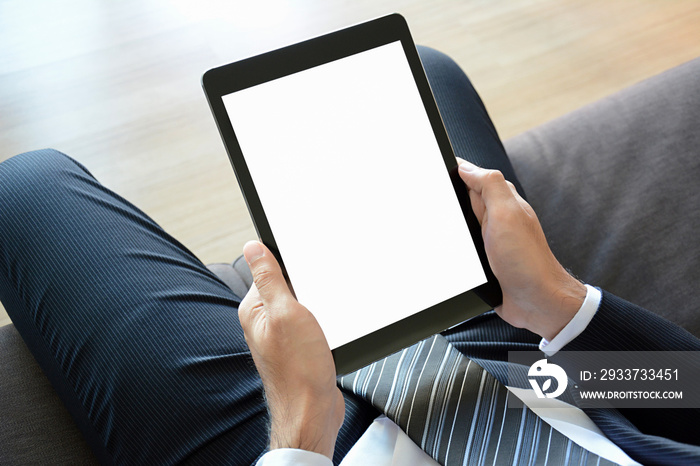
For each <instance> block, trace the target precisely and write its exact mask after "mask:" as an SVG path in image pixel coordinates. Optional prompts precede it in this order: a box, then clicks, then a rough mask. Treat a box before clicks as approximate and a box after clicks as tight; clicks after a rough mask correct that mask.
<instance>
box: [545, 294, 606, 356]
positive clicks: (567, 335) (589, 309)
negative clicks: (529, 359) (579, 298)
mask: <svg viewBox="0 0 700 466" xmlns="http://www.w3.org/2000/svg"><path fill="white" fill-rule="evenodd" d="M602 297H603V294H602V293H601V292H600V290H599V289H598V288H594V287H592V286H591V285H586V299H584V300H583V304H581V307H580V308H579V310H578V312H577V313H576V315H575V316H574V318H573V319H571V320H570V321H569V323H568V324H566V327H564V328H563V329H562V330H561V332H559V333H558V334H557V336H555V337H554V338H552V341H547V340H545V339H544V338H543V339H542V341H540V351H543V352H544V354H546V355H547V356H554V355H555V354H556V353H557V351H559V350H560V349H562V348H563V347H565V346H566V345H568V344H569V342H570V341H571V340H573V339H574V338H576V337H577V336H579V335H580V334H581V332H583V331H584V330H586V327H588V324H589V323H590V322H591V320H593V316H594V315H595V313H596V312H597V311H598V307H599V306H600V300H601V299H602Z"/></svg>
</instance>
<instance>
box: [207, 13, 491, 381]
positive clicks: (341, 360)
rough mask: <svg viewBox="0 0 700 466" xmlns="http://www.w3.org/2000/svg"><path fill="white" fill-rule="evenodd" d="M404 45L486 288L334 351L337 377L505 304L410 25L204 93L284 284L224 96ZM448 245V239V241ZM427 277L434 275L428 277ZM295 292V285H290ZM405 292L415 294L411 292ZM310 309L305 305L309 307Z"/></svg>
mask: <svg viewBox="0 0 700 466" xmlns="http://www.w3.org/2000/svg"><path fill="white" fill-rule="evenodd" d="M396 41H401V44H402V46H403V50H404V52H405V55H406V58H407V60H408V63H409V66H410V68H411V72H412V73H413V77H414V79H415V83H416V86H417V88H418V91H419V93H420V96H421V100H422V101H423V105H424V107H425V111H426V113H427V115H428V118H429V120H430V124H431V126H432V129H433V132H434V134H435V138H436V140H437V143H438V146H439V148H440V151H441V152H442V155H443V159H444V162H445V168H446V170H448V173H449V176H450V179H451V181H452V185H453V187H454V190H455V194H456V196H457V198H458V200H459V203H460V206H461V208H462V212H463V214H464V217H465V219H466V221H467V225H468V227H469V230H470V232H471V235H472V239H473V241H474V244H475V246H476V250H477V252H478V255H479V259H480V260H481V265H482V267H483V268H484V271H485V273H486V277H487V280H488V281H487V283H485V284H484V285H481V286H479V287H477V288H475V289H473V290H471V291H467V292H465V293H462V294H460V295H457V296H455V297H453V298H450V299H448V300H446V301H443V302H441V303H439V304H436V305H434V306H432V307H430V308H428V309H425V310H423V311H421V312H419V313H417V314H414V315H412V316H409V317H407V318H405V319H402V320H400V321H398V322H395V323H394V324H391V325H389V326H387V327H384V328H381V329H379V330H377V331H375V332H372V333H370V334H368V335H366V336H364V337H362V338H360V339H358V340H355V341H353V342H350V343H348V344H346V345H343V346H340V347H338V348H336V349H334V350H333V356H334V359H335V363H336V370H337V372H338V374H339V375H340V374H346V373H348V372H351V371H354V370H356V369H359V368H361V367H363V366H365V365H367V364H369V363H371V362H373V361H376V360H378V359H380V358H382V357H385V356H387V355H389V354H392V353H394V352H396V351H399V350H401V349H402V348H405V347H406V346H409V345H411V344H413V343H415V342H417V341H420V340H422V339H424V338H428V337H429V336H431V335H433V334H435V333H438V332H440V331H443V330H445V329H446V328H449V327H451V326H453V325H456V324H458V323H460V322H462V321H464V320H467V319H469V318H471V317H474V316H476V315H478V314H481V313H483V312H485V311H487V310H489V309H492V308H493V307H495V306H497V305H499V304H501V301H502V294H501V288H500V285H499V284H498V281H497V280H496V277H495V276H494V275H493V272H492V271H491V268H490V266H489V263H488V259H487V257H486V252H485V250H484V244H483V239H482V237H481V228H480V226H479V223H478V221H477V219H476V217H475V215H474V213H473V212H472V209H471V204H470V201H469V195H468V191H467V188H466V186H465V185H464V182H462V180H461V178H460V177H459V174H458V172H457V169H458V166H457V162H456V159H455V155H454V152H453V150H452V146H451V144H450V141H449V138H448V136H447V132H446V130H445V127H444V125H443V122H442V118H441V116H440V112H439V110H438V108H437V104H436V103H435V99H434V98H433V94H432V91H431V89H430V85H429V83H428V79H427V77H426V75H425V72H424V70H423V66H422V64H421V61H420V58H419V56H418V52H417V50H416V47H415V44H414V43H413V39H412V38H411V34H410V32H409V29H408V25H407V24H406V21H405V19H404V18H403V17H402V16H401V15H399V14H392V15H389V16H385V17H382V18H378V19H375V20H372V21H369V22H366V23H362V24H359V25H356V26H352V27H349V28H346V29H342V30H339V31H336V32H332V33H330V34H326V35H324V36H320V37H317V38H314V39H310V40H307V41H304V42H301V43H298V44H295V45H290V46H287V47H284V48H281V49H278V50H274V51H271V52H267V53H265V54H262V55H258V56H255V57H252V58H247V59H245V60H242V61H239V62H235V63H231V64H228V65H225V66H221V67H218V68H214V69H211V70H209V71H207V72H206V73H205V74H204V76H203V77H202V86H203V88H204V92H205V94H206V97H207V100H208V102H209V106H210V108H211V111H212V113H213V115H214V119H215V121H216V124H217V126H218V128H219V132H220V134H221V138H222V140H223V142H224V146H225V148H226V151H227V153H228V156H229V159H230V161H231V164H232V166H233V169H234V172H235V174H236V178H237V180H238V184H239V186H240V188H241V191H242V192H243V196H244V198H245V200H246V204H247V206H248V211H249V212H250V215H251V217H252V219H253V223H254V225H255V228H256V230H257V233H258V236H259V237H260V239H261V241H262V242H263V243H265V244H266V245H267V246H268V248H269V249H270V250H271V251H272V253H273V254H274V255H275V257H276V258H277V260H278V261H279V263H280V265H281V266H282V270H283V272H284V273H285V277H286V278H287V280H288V281H289V278H288V277H287V275H286V270H285V267H284V260H283V258H282V255H281V254H280V251H279V250H278V248H277V243H276V241H275V237H274V234H273V233H272V230H271V229H270V225H269V223H268V220H267V217H266V215H265V211H264V209H263V207H262V204H261V202H260V198H259V197H258V193H257V191H256V189H255V185H254V183H253V180H252V178H251V175H250V172H249V170H248V166H247V164H246V161H245V157H244V155H243V153H242V151H241V148H240V146H239V144H238V141H237V139H236V134H235V131H234V130H233V128H232V126H231V122H230V120H229V118H228V114H227V112H226V109H225V107H224V103H223V99H222V97H223V96H225V95H227V94H230V93H233V92H236V91H239V90H242V89H245V88H248V87H251V86H255V85H258V84H261V83H264V82H268V81H271V80H274V79H277V78H281V77H283V76H287V75H290V74H293V73H297V72H300V71H303V70H306V69H309V68H313V67H315V66H319V65H322V64H325V63H328V62H332V61H335V60H339V59H341V58H345V57H348V56H350V55H354V54H357V53H360V52H363V51H366V50H370V49H373V48H375V47H379V46H382V45H386V44H389V43H392V42H396ZM446 240H447V241H449V240H450V239H449V238H446ZM426 273H432V272H431V271H426ZM290 285H291V284H290ZM406 292H409V290H407V291H406ZM302 304H303V303H302Z"/></svg>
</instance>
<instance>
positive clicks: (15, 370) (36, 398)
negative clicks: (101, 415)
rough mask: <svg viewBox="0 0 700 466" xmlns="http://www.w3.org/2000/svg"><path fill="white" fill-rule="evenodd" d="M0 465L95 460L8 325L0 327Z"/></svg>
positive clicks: (61, 404) (43, 377)
mask: <svg viewBox="0 0 700 466" xmlns="http://www.w3.org/2000/svg"><path fill="white" fill-rule="evenodd" d="M0 354H1V355H2V365H0V400H2V402H0V464H7V465H15V464H80V465H88V464H97V458H95V456H94V455H93V454H92V452H91V450H90V448H89V447H88V445H87V443H86V442H85V440H83V436H82V434H81V433H80V431H79V430H78V428H77V427H76V425H75V422H73V419H72V418H71V417H70V415H69V414H68V411H67V410H66V408H65V407H64V406H63V403H62V402H61V400H60V399H59V398H58V395H57V394H56V392H55V391H54V389H53V388H52V387H51V384H50V383H49V380H48V379H47V378H46V376H45V375H44V373H43V372H42V371H41V369H40V368H39V365H38V364H37V363H36V361H34V357H33V356H32V354H31V353H30V352H29V350H28V349H27V346H26V345H25V344H24V341H22V338H21V337H20V336H19V333H17V330H15V327H14V326H13V325H5V326H3V327H0Z"/></svg>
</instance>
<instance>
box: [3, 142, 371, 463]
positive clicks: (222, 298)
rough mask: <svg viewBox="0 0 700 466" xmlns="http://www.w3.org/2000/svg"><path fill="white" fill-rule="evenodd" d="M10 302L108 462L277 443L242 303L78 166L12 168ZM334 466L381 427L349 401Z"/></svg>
mask: <svg viewBox="0 0 700 466" xmlns="http://www.w3.org/2000/svg"><path fill="white" fill-rule="evenodd" d="M0 300H1V301H2V303H3V305H4V307H5V309H6V310H7V312H8V314H9V315H10V317H11V319H12V321H13V323H14V324H15V327H16V328H17V330H18V331H19V332H20V334H21V335H22V338H23V339H24V341H25V342H26V343H27V346H28V347H29V349H30V350H31V351H32V353H33V355H34V357H35V358H36V360H37V362H38V363H39V365H40V366H41V367H42V369H43V371H44V372H45V373H46V374H47V376H48V378H49V380H50V381H51V383H52V385H53V386H54V388H55V389H56V391H57V393H58V395H59V396H60V398H61V399H62V401H63V402H64V403H65V405H66V407H67V408H68V410H69V412H70V413H71V415H72V416H73V418H74V419H75V420H76V423H77V425H78V427H79V428H80V429H81V431H82V432H83V434H84V435H85V437H86V439H87V441H88V443H89V445H90V446H91V448H92V449H93V451H94V452H95V453H96V456H97V457H98V459H99V460H100V462H101V463H103V464H129V465H134V464H149V465H151V464H173V463H179V462H187V463H190V464H234V465H239V464H240V465H242V464H251V463H253V462H255V461H256V459H257V458H258V457H259V456H260V455H261V454H262V453H263V451H264V450H265V448H266V446H267V443H268V425H267V424H268V420H267V411H266V406H265V403H264V400H263V397H262V391H261V383H260V380H259V378H258V375H257V373H256V371H255V368H254V366H253V363H252V359H251V358H250V355H249V353H248V348H247V345H246V343H245V340H244V338H243V332H242V330H241V328H240V324H239V323H238V313H237V311H236V308H237V306H238V303H239V298H238V297H237V296H236V295H234V294H233V293H232V292H231V290H230V289H229V288H227V287H226V286H225V285H224V284H223V283H222V282H221V281H219V280H218V279H217V278H216V277H215V276H214V275H213V274H211V273H210V272H209V271H208V270H207V268H206V267H205V266H204V265H203V264H202V263H201V262H200V261H199V260H198V259H197V258H196V257H195V256H194V255H192V253H191V252H189V251H188V250H187V249H186V248H185V247H184V246H182V245H181V244H180V243H178V242H177V241H176V240H175V239H173V238H172V237H170V236H169V235H168V234H167V233H165V232H164V231H163V230H162V229H161V228H160V227H159V226H158V225H157V224H156V223H155V222H153V220H151V219H150V218H149V217H148V216H146V215H145V214H144V213H143V212H141V211H139V210H138V209H137V208H136V207H134V206H133V205H131V204H130V203H128V202H127V201H126V200H124V199H122V198H121V197H119V196H118V195H116V194H114V193H113V192H111V191H110V190H108V189H107V188H105V187H103V186H102V185H100V184H99V183H98V182H97V181H96V180H95V179H94V178H93V177H92V176H91V175H90V174H89V173H88V172H87V170H85V168H83V167H82V166H80V165H79V164H78V163H76V162H75V161H73V160H71V159H70V158H68V157H67V156H65V155H63V154H61V153H59V152H56V151H53V150H43V151H36V152H32V153H27V154H22V155H19V156H16V157H13V158H11V159H8V160H6V161H4V162H3V163H1V164H0ZM346 406H347V418H346V421H347V422H346V423H345V424H344V425H343V428H342V430H341V433H340V435H339V437H338V444H337V448H336V458H335V459H336V462H339V461H340V459H342V457H343V456H344V455H345V454H346V453H347V451H348V450H349V449H350V448H351V446H352V445H354V443H355V442H356V441H357V439H358V438H359V437H360V436H361V435H362V433H363V432H364V430H365V429H366V427H367V426H368V425H369V424H370V423H371V422H372V420H373V419H374V418H375V417H376V416H377V415H378V413H377V412H376V411H375V410H373V409H372V408H371V407H369V406H368V405H367V404H366V403H364V402H363V401H362V400H360V399H358V398H356V397H352V396H346Z"/></svg>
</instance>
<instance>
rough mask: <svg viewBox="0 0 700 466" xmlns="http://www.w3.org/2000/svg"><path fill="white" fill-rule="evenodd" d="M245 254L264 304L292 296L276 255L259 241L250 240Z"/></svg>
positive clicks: (244, 248) (244, 247) (270, 303)
mask: <svg viewBox="0 0 700 466" xmlns="http://www.w3.org/2000/svg"><path fill="white" fill-rule="evenodd" d="M243 256H245V260H246V262H247V263H248V267H250V272H251V274H252V275H253V282H254V283H255V288H257V290H258V293H259V294H260V298H261V300H262V302H263V304H266V305H272V304H274V303H275V302H280V300H286V299H288V298H291V297H292V294H291V292H290V291H289V287H288V286H287V282H286V281H285V279H284V275H282V269H281V268H280V266H279V264H278V263H277V260H276V259H275V256H273V255H272V253H271V252H270V250H269V249H268V248H267V247H266V246H265V245H264V244H262V243H261V242H259V241H248V242H247V243H246V244H245V246H243Z"/></svg>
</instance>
